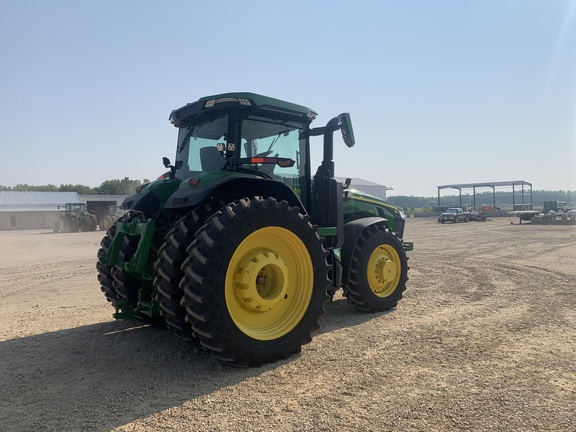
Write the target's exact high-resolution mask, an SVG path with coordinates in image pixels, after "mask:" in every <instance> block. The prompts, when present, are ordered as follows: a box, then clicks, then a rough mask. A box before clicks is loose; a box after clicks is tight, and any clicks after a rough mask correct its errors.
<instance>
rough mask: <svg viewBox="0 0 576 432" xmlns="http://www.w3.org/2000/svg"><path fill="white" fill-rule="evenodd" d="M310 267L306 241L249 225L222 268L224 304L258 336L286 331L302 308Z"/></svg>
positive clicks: (306, 301)
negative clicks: (255, 229) (226, 267)
mask: <svg viewBox="0 0 576 432" xmlns="http://www.w3.org/2000/svg"><path fill="white" fill-rule="evenodd" d="M313 289H314V269H313V267H312V262H311V259H310V254H309V253H308V249H307V248H306V245H304V243H303V242H302V240H300V238H299V237H298V236H297V235H295V234H294V233H293V232H291V231H289V230H287V229H285V228H281V227H266V228H261V229H259V230H257V231H254V232H253V233H252V234H250V235H249V236H248V237H246V238H245V239H244V240H243V241H242V243H240V245H239V246H238V248H237V249H236V251H235V252H234V255H232V259H231V260H230V263H229V264H228V270H227V271H226V288H225V290H226V291H225V296H226V307H227V308H228V312H229V313H230V317H231V318H232V320H233V321H234V323H235V324H236V326H237V327H238V328H239V329H240V330H241V331H242V332H243V333H244V334H246V335H248V336H250V337H251V338H253V339H258V340H273V339H278V338H280V337H282V336H284V335H286V334H287V333H289V332H290V331H291V330H292V329H294V327H296V325H297V324H298V323H299V322H300V321H301V320H302V317H303V316H304V314H305V313H306V311H307V310H308V306H309V304H310V299H311V298H312V292H313Z"/></svg>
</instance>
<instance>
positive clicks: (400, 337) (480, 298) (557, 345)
mask: <svg viewBox="0 0 576 432" xmlns="http://www.w3.org/2000/svg"><path fill="white" fill-rule="evenodd" d="M512 222H513V223H512ZM516 222H517V219H511V218H499V219H494V220H493V221H488V222H484V223H482V222H470V223H459V224H455V225H454V224H444V225H441V224H437V223H436V221H435V219H418V218H416V219H410V220H408V223H407V227H406V240H408V241H414V243H415V250H414V251H413V252H410V253H409V256H410V266H411V270H410V272H409V276H410V281H409V285H408V290H407V291H406V295H405V298H404V299H403V300H402V301H401V302H400V304H399V306H398V308H397V309H396V310H393V311H391V312H389V313H380V314H373V315H370V314H362V313H359V312H356V311H354V310H353V309H352V307H350V306H349V305H348V304H347V303H346V301H345V300H344V299H342V298H340V297H338V298H336V299H335V301H334V302H333V303H331V304H328V305H327V306H326V310H327V315H326V316H325V317H324V319H323V320H322V323H321V325H322V328H321V330H320V331H319V333H317V334H316V336H315V338H314V340H313V341H312V343H311V344H309V345H306V346H305V347H304V348H303V350H302V354H301V355H298V356H295V357H291V358H290V359H288V360H286V361H281V362H278V363H274V364H270V365H266V366H263V367H261V368H257V369H236V368H232V367H229V366H225V365H222V364H221V363H219V362H217V361H215V360H214V359H212V357H210V356H209V355H208V354H206V353H204V352H202V351H199V350H198V349H196V348H194V347H192V346H190V345H188V344H186V343H184V342H182V341H180V340H178V339H177V338H176V337H175V336H173V335H172V334H171V333H170V332H169V331H167V330H162V329H158V328H152V327H149V326H143V325H141V324H140V323H139V322H131V321H130V322H123V321H114V320H113V319H112V312H113V310H112V307H111V306H110V305H109V304H108V303H107V302H106V300H105V298H104V296H103V294H102V293H101V291H100V288H99V284H98V281H97V279H96V269H95V262H96V258H95V256H96V252H97V250H98V247H99V243H100V239H101V237H102V235H103V233H102V232H99V231H98V232H92V233H71V234H53V233H52V232H50V231H45V230H42V231H40V230H31V231H4V232H0V295H1V298H2V302H1V303H0V425H1V427H2V430H4V431H44V430H49V431H91V430H93V431H108V430H118V431H157V430H164V431H170V430H178V431H242V432H244V431H270V430H274V431H276V432H281V431H387V430H394V431H398V430H400V431H410V430H414V431H429V430H442V431H447V430H475V431H487V430H498V431H500V430H501V431H520V430H526V431H529V430H556V431H569V430H572V431H574V430H576V420H575V414H576V340H575V335H576V308H575V306H576V227H575V226H533V225H530V224H522V225H519V224H518V223H516Z"/></svg>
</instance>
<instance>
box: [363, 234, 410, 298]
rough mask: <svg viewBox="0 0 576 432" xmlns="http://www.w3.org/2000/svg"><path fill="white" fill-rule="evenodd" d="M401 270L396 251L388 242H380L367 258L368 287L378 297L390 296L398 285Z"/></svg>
mask: <svg viewBox="0 0 576 432" xmlns="http://www.w3.org/2000/svg"><path fill="white" fill-rule="evenodd" d="M401 271H402V264H401V262H400V256H399V255H398V252H396V250H395V249H394V248H393V247H392V246H390V245H388V244H381V245H380V246H378V247H377V248H376V249H374V251H373V252H372V254H371V255H370V259H369V260H368V268H367V269H366V274H367V276H368V284H369V285H370V289H371V290H372V292H373V293H374V294H375V295H377V296H378V297H388V296H390V295H391V294H392V293H393V292H394V290H395V289H396V287H397V286H398V282H399V281H400V273H401Z"/></svg>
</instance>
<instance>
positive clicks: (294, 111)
mask: <svg viewBox="0 0 576 432" xmlns="http://www.w3.org/2000/svg"><path fill="white" fill-rule="evenodd" d="M230 104H238V106H239V107H242V108H245V109H257V108H262V109H266V110H269V111H275V112H284V113H286V114H291V115H296V116H297V117H301V118H303V119H307V121H308V122H311V121H312V120H314V119H315V118H316V116H317V115H318V114H317V113H316V112H315V111H313V110H311V109H310V108H308V107H305V106H303V105H297V104H294V103H291V102H287V101H283V100H280V99H276V98H272V97H269V96H264V95H260V94H257V93H250V92H234V93H221V94H216V95H212V96H204V97H202V98H200V99H198V100H197V101H196V102H192V103H188V104H186V105H184V106H183V107H181V108H178V109H176V110H174V111H172V112H171V113H170V121H171V122H172V124H174V126H176V127H180V125H181V124H182V123H183V122H185V120H186V119H188V118H190V117H194V116H195V115H200V114H201V113H202V112H205V111H206V110H212V109H217V108H218V107H219V106H221V107H222V108H230Z"/></svg>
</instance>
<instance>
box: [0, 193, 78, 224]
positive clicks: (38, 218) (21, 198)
mask: <svg viewBox="0 0 576 432" xmlns="http://www.w3.org/2000/svg"><path fill="white" fill-rule="evenodd" d="M78 202H82V200H81V199H80V197H79V196H78V194H77V193H76V192H33V191H0V230H17V229H36V228H52V222H53V221H55V220H57V219H58V217H59V216H60V213H61V212H62V210H59V209H58V206H59V205H63V204H66V203H78Z"/></svg>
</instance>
